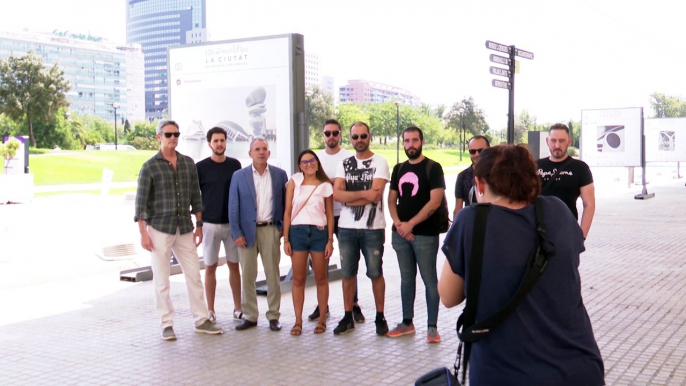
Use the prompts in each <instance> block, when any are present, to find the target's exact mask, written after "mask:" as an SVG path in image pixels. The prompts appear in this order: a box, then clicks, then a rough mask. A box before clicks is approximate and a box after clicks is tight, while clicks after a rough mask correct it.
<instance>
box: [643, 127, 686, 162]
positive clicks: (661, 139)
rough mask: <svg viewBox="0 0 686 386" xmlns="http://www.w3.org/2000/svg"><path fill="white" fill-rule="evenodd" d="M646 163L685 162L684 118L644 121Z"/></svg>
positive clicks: (685, 133) (685, 131)
mask: <svg viewBox="0 0 686 386" xmlns="http://www.w3.org/2000/svg"><path fill="white" fill-rule="evenodd" d="M644 130H645V135H646V162H685V161H686V118H650V119H646V120H645V127H644Z"/></svg>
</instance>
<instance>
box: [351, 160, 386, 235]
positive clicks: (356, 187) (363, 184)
mask: <svg viewBox="0 0 686 386" xmlns="http://www.w3.org/2000/svg"><path fill="white" fill-rule="evenodd" d="M372 160H373V158H370V159H366V160H362V161H360V162H362V168H360V167H358V165H357V162H358V160H357V159H356V158H355V157H350V158H346V159H345V160H343V170H345V190H347V191H349V192H359V191H363V190H369V189H371V188H372V182H373V181H374V174H375V173H376V167H370V165H371V164H372ZM382 203H383V201H379V203H378V204H371V205H370V212H369V216H368V217H367V228H371V227H372V225H374V219H375V218H376V213H377V208H379V209H380V210H383V207H380V206H381V205H382ZM350 209H352V212H353V219H354V220H355V221H360V219H361V218H362V217H363V216H364V211H365V209H366V205H363V206H354V207H351V208H350Z"/></svg>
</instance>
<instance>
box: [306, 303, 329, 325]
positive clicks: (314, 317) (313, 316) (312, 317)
mask: <svg viewBox="0 0 686 386" xmlns="http://www.w3.org/2000/svg"><path fill="white" fill-rule="evenodd" d="M329 315H331V314H330V313H329V306H326V317H327V318H328V317H329ZM307 320H309V321H310V322H313V321H315V320H319V306H317V308H315V309H314V312H313V313H311V314H310V316H308V317H307Z"/></svg>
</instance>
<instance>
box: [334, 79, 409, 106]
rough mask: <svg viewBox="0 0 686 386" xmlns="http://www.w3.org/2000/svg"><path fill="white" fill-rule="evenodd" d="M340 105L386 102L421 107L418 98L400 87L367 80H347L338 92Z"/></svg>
mask: <svg viewBox="0 0 686 386" xmlns="http://www.w3.org/2000/svg"><path fill="white" fill-rule="evenodd" d="M338 100H339V101H340V102H341V103H347V102H353V103H383V102H387V101H391V102H396V101H398V102H400V103H402V104H405V105H408V106H414V107H420V106H421V105H422V102H421V100H420V99H419V97H418V96H416V95H414V94H412V93H411V92H409V91H407V90H404V89H402V88H400V87H395V86H390V85H387V84H383V83H378V82H370V81H367V80H349V81H348V84H347V85H345V86H343V87H341V88H340V89H339V91H338Z"/></svg>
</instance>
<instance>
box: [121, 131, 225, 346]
mask: <svg viewBox="0 0 686 386" xmlns="http://www.w3.org/2000/svg"><path fill="white" fill-rule="evenodd" d="M179 134H180V132H179V125H177V124H176V122H174V121H171V120H161V121H159V123H158V124H157V140H159V141H160V151H159V153H157V154H155V156H153V157H152V158H150V159H149V160H147V161H146V162H145V163H144V164H143V166H142V167H141V171H140V174H139V175H138V190H137V191H136V214H135V216H134V221H136V222H138V228H139V230H140V232H141V246H142V247H143V248H144V249H145V250H148V251H150V260H151V266H152V272H153V283H154V285H155V308H156V309H157V313H158V314H159V316H160V318H161V327H162V339H164V340H176V335H175V334H174V329H173V327H172V326H173V320H172V319H173V316H174V308H173V306H172V303H171V297H170V296H169V273H170V264H169V260H170V258H171V253H172V252H174V255H175V256H176V258H177V259H178V261H179V263H180V264H181V268H182V269H183V273H184V275H185V277H186V286H187V288H188V302H189V303H190V307H191V313H192V314H193V318H194V319H195V332H197V333H203V334H212V335H214V334H221V333H223V332H224V331H223V330H222V329H221V328H216V327H214V326H213V325H212V324H211V323H210V321H209V320H207V304H206V303H205V296H204V293H203V286H202V282H201V280H200V265H199V262H198V252H197V247H198V245H200V243H201V242H202V210H203V206H202V200H201V199H200V185H199V184H198V172H197V170H196V168H195V163H194V162H193V159H192V158H190V157H187V156H184V155H183V154H180V153H178V152H177V151H176V146H177V145H178V143H179ZM189 208H190V212H189ZM191 213H194V214H195V230H193V223H192V222H191V216H190V214H191Z"/></svg>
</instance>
